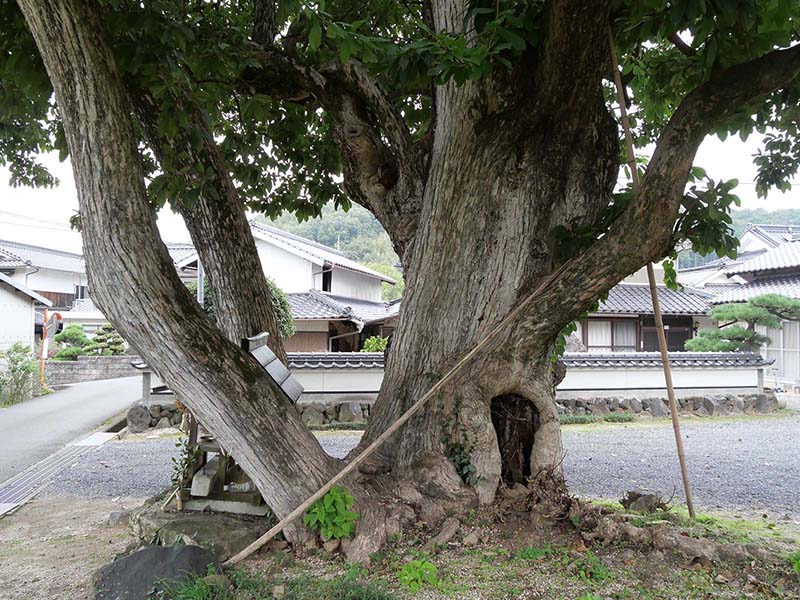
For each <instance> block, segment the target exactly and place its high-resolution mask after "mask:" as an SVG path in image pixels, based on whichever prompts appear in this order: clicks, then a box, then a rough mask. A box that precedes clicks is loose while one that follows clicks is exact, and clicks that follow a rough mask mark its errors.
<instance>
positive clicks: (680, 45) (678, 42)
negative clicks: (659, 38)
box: [667, 31, 697, 56]
mask: <svg viewBox="0 0 800 600" xmlns="http://www.w3.org/2000/svg"><path fill="white" fill-rule="evenodd" d="M667 39H668V40H669V41H670V42H672V44H673V45H674V46H675V47H676V48H677V49H678V50H679V51H680V52H681V54H684V55H685V56H694V55H695V54H697V50H695V49H694V48H692V47H691V46H690V45H689V44H687V43H686V42H684V41H683V40H682V39H681V36H679V35H678V32H677V31H676V32H674V33H670V34H669V36H667Z"/></svg>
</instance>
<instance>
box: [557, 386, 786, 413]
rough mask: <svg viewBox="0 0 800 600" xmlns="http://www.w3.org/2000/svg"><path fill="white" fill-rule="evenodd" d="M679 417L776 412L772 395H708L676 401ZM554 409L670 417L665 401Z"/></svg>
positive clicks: (566, 402) (596, 401) (593, 402)
mask: <svg viewBox="0 0 800 600" xmlns="http://www.w3.org/2000/svg"><path fill="white" fill-rule="evenodd" d="M677 402H678V406H679V407H680V413H681V414H692V415H695V416H698V417H719V416H724V415H733V414H741V413H747V414H754V413H770V412H773V411H775V410H777V409H778V398H777V397H776V396H775V393H774V392H771V391H770V392H765V393H762V394H738V395H737V394H724V395H723V394H709V395H705V396H687V397H685V398H677ZM556 408H557V409H558V413H559V414H561V415H595V416H605V415H609V414H613V413H633V414H636V415H643V416H649V417H665V416H668V415H669V414H670V411H669V403H668V401H667V399H666V398H636V397H610V398H563V399H562V398H557V399H556Z"/></svg>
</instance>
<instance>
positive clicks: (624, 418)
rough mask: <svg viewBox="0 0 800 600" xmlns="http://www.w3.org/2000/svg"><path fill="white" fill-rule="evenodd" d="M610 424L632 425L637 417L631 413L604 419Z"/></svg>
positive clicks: (608, 416)
mask: <svg viewBox="0 0 800 600" xmlns="http://www.w3.org/2000/svg"><path fill="white" fill-rule="evenodd" d="M603 420H604V421H607V422H608V423H632V422H633V421H635V420H636V417H635V416H634V415H632V414H631V413H612V414H610V415H606V416H604V417H603Z"/></svg>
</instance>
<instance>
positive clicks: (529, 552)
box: [515, 546, 556, 560]
mask: <svg viewBox="0 0 800 600" xmlns="http://www.w3.org/2000/svg"><path fill="white" fill-rule="evenodd" d="M554 554H556V550H555V549H554V548H553V547H552V546H526V547H525V548H520V549H519V550H517V553H516V555H515V556H516V558H518V559H519V560H539V559H542V558H544V557H546V556H553V555H554Z"/></svg>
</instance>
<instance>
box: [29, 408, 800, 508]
mask: <svg viewBox="0 0 800 600" xmlns="http://www.w3.org/2000/svg"><path fill="white" fill-rule="evenodd" d="M359 434H360V432H355V431H353V432H351V431H348V432H319V434H318V437H319V438H320V442H321V443H322V445H323V447H324V448H325V449H326V450H327V451H328V452H329V453H330V454H331V455H333V456H339V457H341V456H344V455H345V454H346V453H347V452H348V451H349V450H350V448H352V447H353V446H355V445H356V443H357V442H358V438H359ZM683 437H684V446H685V449H686V457H687V463H688V467H689V474H690V477H691V481H692V489H693V492H694V497H695V504H696V505H697V506H698V507H702V508H706V509H709V508H723V509H730V510H747V511H753V510H758V511H762V510H763V511H769V512H771V513H786V514H790V515H792V516H800V460H799V458H800V415H793V416H790V417H778V418H744V419H739V420H725V421H712V420H704V421H694V422H692V423H684V424H683ZM564 449H565V452H566V456H565V460H564V471H565V473H566V477H567V482H568V484H569V486H570V489H571V490H572V491H573V492H575V493H576V494H579V495H582V496H588V497H603V498H619V497H620V496H621V495H622V494H623V493H624V492H625V491H627V490H633V489H639V490H643V489H644V490H649V491H654V492H658V493H660V494H661V495H663V496H665V497H667V498H669V497H670V496H672V495H673V493H674V494H675V496H676V498H682V497H683V493H682V486H681V479H680V471H679V469H678V463H677V458H676V454H675V440H674V438H673V433H672V427H671V425H670V422H668V421H660V422H657V423H653V422H647V421H644V422H639V423H633V424H624V425H600V426H572V427H567V428H565V430H564ZM176 452H177V450H176V448H175V440H174V439H145V440H136V441H133V440H122V441H115V442H109V443H107V444H104V445H103V446H101V447H100V448H98V449H97V450H95V451H92V452H88V453H86V454H84V455H82V456H81V457H79V459H78V460H77V461H76V463H74V464H73V465H71V466H70V467H68V468H67V469H65V470H64V471H63V472H62V473H61V474H60V475H59V476H58V478H57V480H56V481H54V482H53V483H52V484H51V485H50V486H49V487H48V488H47V489H46V490H45V491H44V494H45V495H50V496H65V495H66V496H70V495H73V496H81V497H86V498H114V497H118V496H122V497H125V496H128V497H146V496H150V495H153V494H155V493H157V492H160V491H161V490H163V489H164V488H166V487H167V486H169V480H170V473H171V471H172V461H171V457H173V456H175V455H176Z"/></svg>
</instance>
